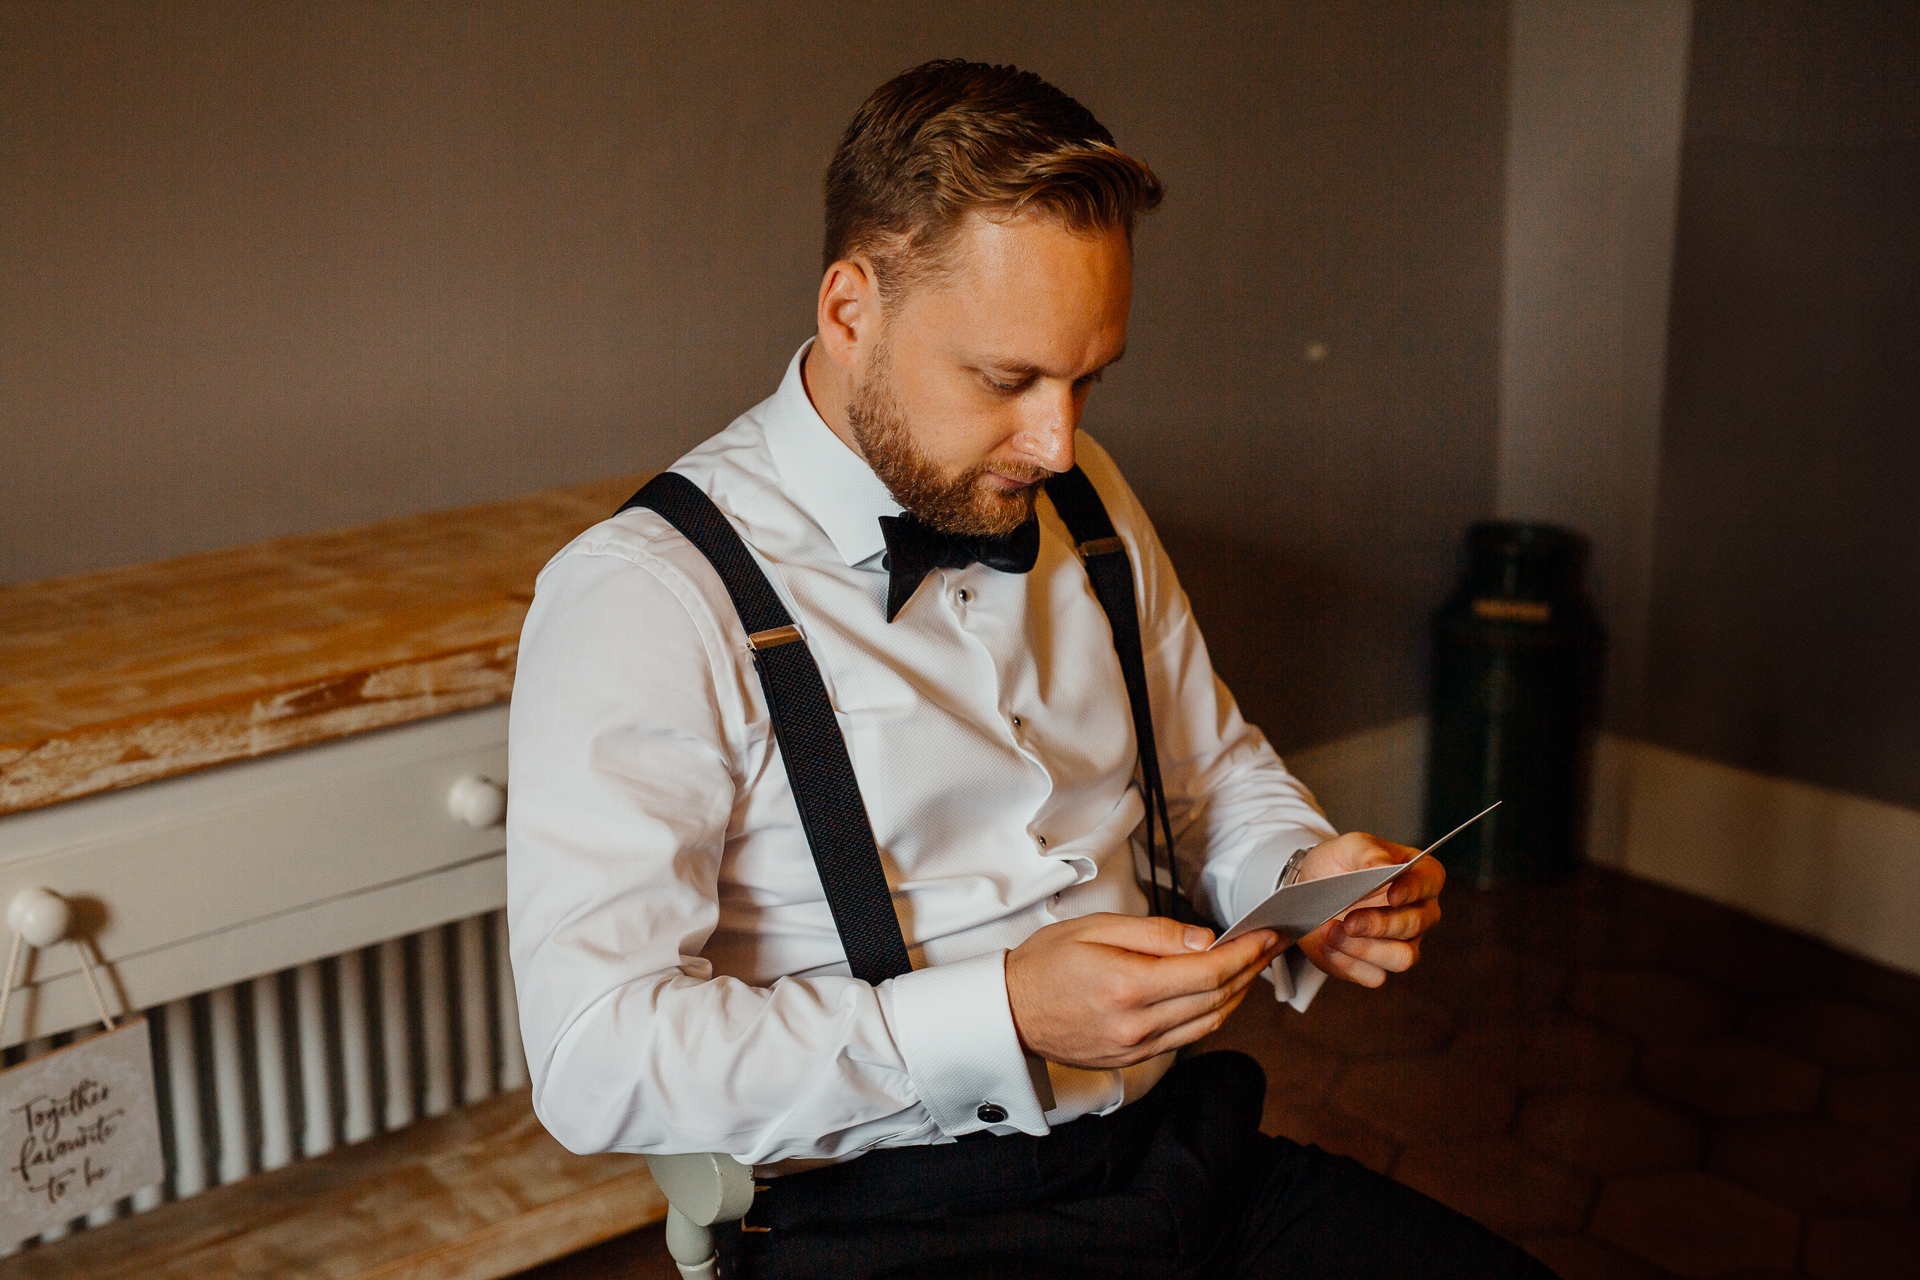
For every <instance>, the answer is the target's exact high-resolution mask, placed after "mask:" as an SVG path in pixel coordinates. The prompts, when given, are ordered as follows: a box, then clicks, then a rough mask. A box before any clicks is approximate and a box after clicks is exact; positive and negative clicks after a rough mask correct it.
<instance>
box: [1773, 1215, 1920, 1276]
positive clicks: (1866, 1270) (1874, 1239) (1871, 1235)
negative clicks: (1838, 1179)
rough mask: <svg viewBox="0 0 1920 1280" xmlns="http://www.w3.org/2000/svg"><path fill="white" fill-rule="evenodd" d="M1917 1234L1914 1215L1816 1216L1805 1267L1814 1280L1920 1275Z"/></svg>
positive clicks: (1809, 1234) (1810, 1225) (1809, 1231)
mask: <svg viewBox="0 0 1920 1280" xmlns="http://www.w3.org/2000/svg"><path fill="white" fill-rule="evenodd" d="M1917 1235H1920V1233H1917V1232H1916V1230H1915V1227H1914V1224H1913V1221H1912V1219H1910V1218H1909V1219H1908V1220H1906V1221H1901V1220H1898V1219H1894V1218H1815V1219H1813V1220H1812V1221H1810V1222H1808V1223H1807V1253H1806V1258H1805V1260H1804V1261H1803V1262H1802V1263H1801V1269H1802V1270H1804V1271H1805V1272H1806V1273H1807V1274H1808V1275H1810V1276H1812V1277H1814V1280H1893V1278H1894V1277H1900V1276H1906V1277H1912V1276H1920V1238H1916V1236H1917Z"/></svg>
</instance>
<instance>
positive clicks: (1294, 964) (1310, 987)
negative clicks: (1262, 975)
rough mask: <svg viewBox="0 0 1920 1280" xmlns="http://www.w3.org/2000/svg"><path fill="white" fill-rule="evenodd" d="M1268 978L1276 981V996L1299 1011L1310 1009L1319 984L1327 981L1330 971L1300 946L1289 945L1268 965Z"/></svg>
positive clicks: (1274, 991) (1274, 992)
mask: <svg viewBox="0 0 1920 1280" xmlns="http://www.w3.org/2000/svg"><path fill="white" fill-rule="evenodd" d="M1267 980H1268V981H1269V982H1271V983H1273V998H1274V999H1275V1000H1278V1001H1279V1002H1280V1003H1281V1004H1285V1005H1291V1006H1293V1008H1294V1009H1295V1010H1297V1011H1298V1012H1300V1013H1305V1012H1306V1011H1307V1006H1308V1005H1310V1004H1312V1003H1313V998H1314V997H1315V996H1317V995H1319V994H1320V988H1321V987H1324V986H1326V985H1327V975H1326V974H1325V973H1324V972H1322V971H1321V970H1320V969H1318V968H1316V967H1314V963H1313V961H1311V960H1309V959H1307V956H1306V953H1305V952H1304V951H1302V950H1300V948H1298V947H1288V948H1287V949H1286V950H1285V951H1283V952H1281V953H1280V954H1279V955H1278V956H1276V957H1274V961H1273V963H1272V964H1270V965H1268V966H1267Z"/></svg>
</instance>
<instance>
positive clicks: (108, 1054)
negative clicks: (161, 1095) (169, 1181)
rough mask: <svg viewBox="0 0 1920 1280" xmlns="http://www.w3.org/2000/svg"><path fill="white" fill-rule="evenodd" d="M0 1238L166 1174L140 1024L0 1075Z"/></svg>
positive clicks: (86, 1209)
mask: <svg viewBox="0 0 1920 1280" xmlns="http://www.w3.org/2000/svg"><path fill="white" fill-rule="evenodd" d="M0 1157H4V1159H5V1161H6V1170H5V1173H4V1175H0V1239H4V1240H7V1241H15V1240H24V1239H26V1238H27V1237H28V1236H35V1235H39V1234H40V1233H41V1232H42V1231H46V1230H49V1229H50V1228H53V1227H57V1226H59V1225H61V1224H62V1223H65V1222H69V1221H71V1220H73V1219H74V1218H77V1217H80V1216H82V1215H83V1214H87V1213H91V1212H92V1211H93V1210H95V1209H98V1208H99V1207H100V1206H101V1205H107V1204H112V1203H114V1202H115V1201H117V1200H120V1199H123V1198H125V1197H126V1196H130V1195H132V1194H133V1193H134V1192H136V1191H138V1190H140V1189H141V1188H143V1187H150V1186H152V1185H153V1184H154V1183H156V1182H159V1181H160V1180H161V1179H162V1178H163V1177H165V1176H166V1165H165V1162H164V1159H163V1158H162V1156H161V1152H160V1124H159V1109H158V1107H157V1105H156V1102H155V1098H154V1092H153V1050H152V1048H151V1047H150V1046H149V1044H148V1037H147V1021H146V1019H145V1018H128V1019H126V1020H124V1021H122V1022H121V1023H120V1025H119V1026H117V1027H116V1028H114V1029H113V1030H112V1031H107V1032H102V1033H100V1034H98V1035H95V1036H94V1037H92V1038H91V1039H88V1040H82V1041H79V1042H78V1043H76V1044H70V1045H68V1046H67V1047H66V1048H64V1049H56V1050H54V1051H53V1052H52V1053H49V1054H44V1055H42V1056H40V1057H38V1058H35V1059H33V1060H32V1061H30V1062H23V1063H21V1064H20V1065H19V1066H17V1067H14V1068H13V1069H12V1070H10V1071H7V1072H4V1073H0Z"/></svg>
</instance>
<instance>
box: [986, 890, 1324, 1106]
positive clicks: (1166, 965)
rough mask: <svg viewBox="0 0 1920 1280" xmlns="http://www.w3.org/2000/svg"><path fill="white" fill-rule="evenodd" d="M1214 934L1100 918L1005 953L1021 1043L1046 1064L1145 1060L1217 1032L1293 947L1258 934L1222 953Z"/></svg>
mask: <svg viewBox="0 0 1920 1280" xmlns="http://www.w3.org/2000/svg"><path fill="white" fill-rule="evenodd" d="M1212 942H1213V934H1212V933H1210V932H1209V931H1207V930H1206V929H1202V928H1200V927H1199V926H1198V925H1184V924H1181V923H1180V922H1179V921H1177V920H1168V919H1166V918H1165V917H1162V916H1145V917H1142V916H1122V915H1110V914H1099V915H1090V916H1081V917H1080V918H1079V919H1076V920H1062V921H1061V922H1060V923H1058V924H1050V925H1048V926H1047V927H1046V928H1044V929H1042V930H1040V931H1039V932H1038V933H1036V934H1034V935H1033V936H1032V937H1030V938H1028V939H1027V940H1026V941H1025V942H1023V943H1021V944H1020V945H1019V946H1017V947H1015V948H1014V949H1013V950H1012V951H1009V952H1008V953H1007V1001H1008V1003H1009V1004H1010V1005H1011V1006H1012V1007H1013V1025H1014V1029H1015V1030H1016V1031H1017V1032H1019V1034H1020V1043H1021V1044H1022V1045H1024V1046H1026V1048H1027V1050H1028V1051H1029V1052H1031V1053H1035V1054H1038V1055H1039V1056H1041V1057H1042V1058H1045V1059H1047V1060H1048V1061H1049V1062H1058V1063H1061V1064H1062V1065H1064V1066H1070V1067H1089V1068H1095V1069H1104V1068H1109V1067H1125V1066H1131V1065H1132V1064H1134V1063H1136V1062H1144V1061H1146V1060H1147V1059H1148V1058H1151V1057H1154V1056H1155V1055H1156V1054H1161V1053H1165V1052H1166V1051H1167V1050H1168V1049H1177V1048H1179V1047H1180V1046H1181V1045H1183V1044H1188V1043H1190V1042H1192V1041H1194V1040H1198V1039H1199V1038H1200V1037H1202V1036H1204V1035H1206V1034H1207V1033H1209V1032H1211V1031H1213V1030H1215V1029H1217V1028H1218V1027H1219V1026H1220V1024H1221V1023H1223V1022H1225V1021H1226V1020H1227V1015H1228V1014H1230V1013H1232V1012H1233V1011H1234V1009H1235V1008H1236V1007H1237V1006H1238V1005H1239V1003H1240V1001H1241V998H1242V997H1244V996H1245V995H1246V992H1247V987H1248V986H1249V985H1250V984H1251V983H1252V982H1253V980H1254V978H1255V977H1257V976H1258V975H1259V973H1260V971H1261V970H1262V969H1264V968H1266V967H1267V965H1268V964H1269V963H1270V962H1271V961H1272V960H1273V958H1274V957H1275V956H1277V955H1279V954H1280V952H1281V951H1282V950H1283V949H1284V947H1285V944H1286V942H1287V939H1285V938H1282V937H1280V936H1279V935H1277V934H1275V933H1273V932H1272V931H1271V930H1268V929H1259V930H1255V931H1254V932H1252V933H1249V934H1246V935H1244V936H1242V937H1239V938H1235V939H1234V940H1233V941H1232V942H1229V943H1228V944H1227V945H1225V946H1223V947H1221V948H1220V949H1219V950H1217V951H1208V950H1207V947H1208V945H1210V944H1211V943H1212Z"/></svg>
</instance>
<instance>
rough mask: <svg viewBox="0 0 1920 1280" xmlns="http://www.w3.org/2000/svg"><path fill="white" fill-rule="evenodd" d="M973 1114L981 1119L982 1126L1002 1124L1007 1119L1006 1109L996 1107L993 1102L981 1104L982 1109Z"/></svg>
mask: <svg viewBox="0 0 1920 1280" xmlns="http://www.w3.org/2000/svg"><path fill="white" fill-rule="evenodd" d="M973 1114H975V1115H976V1116H979V1117H980V1122H981V1123H982V1124H1001V1123H1003V1122H1004V1121H1005V1120H1006V1118H1007V1112H1006V1109H1005V1108H1004V1107H996V1106H994V1105H993V1104H992V1103H991V1102H983V1103H981V1104H980V1109H979V1110H978V1111H976V1112H974V1113H973Z"/></svg>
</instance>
